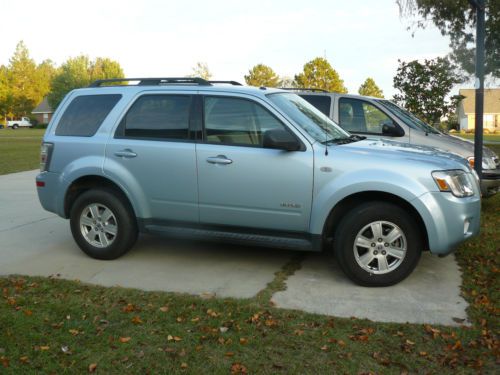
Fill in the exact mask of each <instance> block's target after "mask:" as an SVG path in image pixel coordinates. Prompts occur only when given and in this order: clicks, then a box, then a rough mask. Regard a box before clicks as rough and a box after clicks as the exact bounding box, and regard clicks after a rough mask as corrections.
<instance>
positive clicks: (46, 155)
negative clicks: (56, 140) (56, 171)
mask: <svg viewBox="0 0 500 375" xmlns="http://www.w3.org/2000/svg"><path fill="white" fill-rule="evenodd" d="M53 148H54V145H53V144H52V143H45V142H44V143H42V148H41V150H40V172H45V171H48V170H49V164H50V157H51V156H52V149H53Z"/></svg>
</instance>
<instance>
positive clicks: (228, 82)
mask: <svg viewBox="0 0 500 375" xmlns="http://www.w3.org/2000/svg"><path fill="white" fill-rule="evenodd" d="M208 82H209V83H227V84H229V85H233V86H243V85H242V84H241V83H239V82H236V81H208Z"/></svg>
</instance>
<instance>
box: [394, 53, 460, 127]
mask: <svg viewBox="0 0 500 375" xmlns="http://www.w3.org/2000/svg"><path fill="white" fill-rule="evenodd" d="M459 81H460V80H459V77H458V75H457V74H456V73H455V70H454V67H453V66H452V64H451V63H450V62H449V60H448V59H446V58H441V57H438V58H437V59H434V60H425V61H424V63H423V64H422V63H420V62H418V60H414V61H410V62H403V61H400V60H399V67H398V70H397V73H396V76H395V77H394V88H396V89H397V90H399V91H400V94H396V95H394V100H395V101H396V102H397V103H398V104H400V105H403V106H404V107H405V108H406V109H408V110H409V111H410V112H412V113H414V114H415V115H417V116H418V117H420V118H421V119H422V120H424V121H426V122H428V123H431V124H436V123H439V120H440V118H441V117H443V116H446V115H448V114H450V113H451V112H452V111H454V110H455V109H456V107H457V104H458V100H459V99H460V98H461V97H460V96H453V97H452V98H451V100H446V96H447V95H448V94H449V92H450V90H451V88H452V87H453V85H454V84H456V83H458V82H459Z"/></svg>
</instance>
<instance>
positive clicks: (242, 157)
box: [196, 96, 313, 232]
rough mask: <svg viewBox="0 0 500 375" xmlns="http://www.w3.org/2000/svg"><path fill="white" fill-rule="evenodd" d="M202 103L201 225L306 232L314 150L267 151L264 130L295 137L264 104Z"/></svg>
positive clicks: (209, 98)
mask: <svg viewBox="0 0 500 375" xmlns="http://www.w3.org/2000/svg"><path fill="white" fill-rule="evenodd" d="M203 99H204V100H203V123H204V142H202V143H198V144H197V145H196V155H197V156H196V157H197V165H198V184H199V209H200V223H202V224H213V225H227V226H234V227H246V228H260V229H270V230H292V231H298V232H306V231H307V230H308V229H309V217H310V212H311V201H312V189H313V151H312V148H311V146H310V144H308V143H307V142H306V141H304V142H303V143H304V150H303V151H293V152H287V151H282V150H276V149H266V148H263V142H262V141H263V135H264V133H265V131H266V130H270V129H277V128H281V129H286V130H288V131H291V130H290V129H287V127H286V126H285V125H284V124H283V122H282V121H280V120H279V119H278V118H277V116H275V115H274V114H272V110H271V109H270V108H266V107H265V104H264V103H258V102H256V101H254V100H250V99H246V98H235V97H224V96H204V98H203ZM295 136H297V134H295ZM297 138H299V137H298V136H297Z"/></svg>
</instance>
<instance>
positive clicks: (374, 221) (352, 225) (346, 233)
mask: <svg viewBox="0 0 500 375" xmlns="http://www.w3.org/2000/svg"><path fill="white" fill-rule="evenodd" d="M378 233H381V234H380V235H379V234H378ZM355 243H356V246H355ZM423 243H424V242H423V236H422V233H421V232H420V230H419V229H418V225H417V223H416V221H415V219H413V217H412V216H410V215H409V214H408V212H406V211H405V210H404V209H402V208H401V207H399V206H397V205H394V204H391V203H384V202H368V203H364V204H361V205H359V206H357V207H355V208H354V209H352V210H351V211H350V212H349V213H348V214H347V215H346V216H345V217H344V219H343V220H342V221H341V222H340V225H339V226H338V228H337V230H336V231H335V233H334V240H333V248H334V255H335V258H336V260H337V262H338V264H339V265H340V267H341V269H342V271H344V273H345V274H346V275H347V277H349V278H350V279H351V280H352V281H354V282H355V283H357V284H359V285H362V286H371V287H379V286H390V285H394V284H396V283H398V282H400V281H401V280H403V279H405V278H406V277H407V276H408V275H409V274H411V272H412V271H413V270H414V268H415V267H416V266H417V264H418V261H419V259H420V255H421V253H422V250H423Z"/></svg>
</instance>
